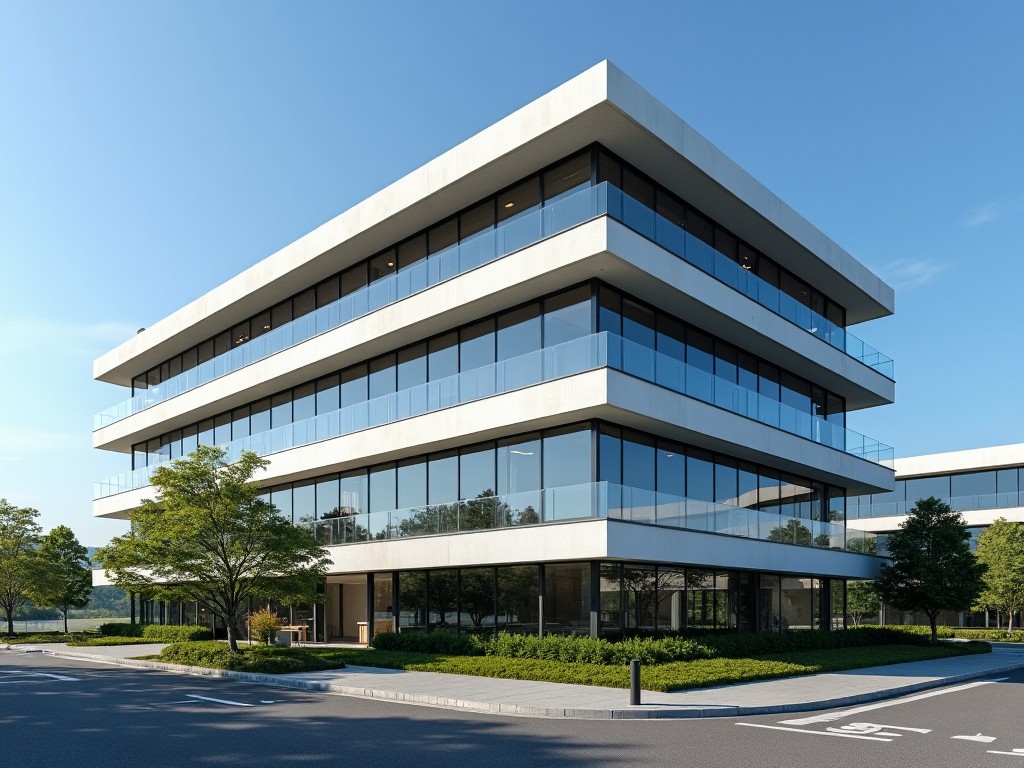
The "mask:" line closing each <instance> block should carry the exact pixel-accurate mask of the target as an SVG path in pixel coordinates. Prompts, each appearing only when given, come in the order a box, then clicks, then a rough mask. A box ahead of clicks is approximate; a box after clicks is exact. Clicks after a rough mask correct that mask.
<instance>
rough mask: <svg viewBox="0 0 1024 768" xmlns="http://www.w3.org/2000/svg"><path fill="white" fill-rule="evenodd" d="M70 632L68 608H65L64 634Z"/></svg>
mask: <svg viewBox="0 0 1024 768" xmlns="http://www.w3.org/2000/svg"><path fill="white" fill-rule="evenodd" d="M67 633H68V609H67V608H65V609H64V634H65V635H66V634H67Z"/></svg>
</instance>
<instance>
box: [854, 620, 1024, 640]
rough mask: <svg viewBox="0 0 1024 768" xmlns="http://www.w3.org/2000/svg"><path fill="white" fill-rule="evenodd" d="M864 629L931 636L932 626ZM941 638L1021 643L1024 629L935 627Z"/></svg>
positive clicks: (893, 626)
mask: <svg viewBox="0 0 1024 768" xmlns="http://www.w3.org/2000/svg"><path fill="white" fill-rule="evenodd" d="M864 629H895V630H898V631H900V632H909V633H911V634H915V635H924V636H926V637H931V634H932V629H931V627H922V626H920V625H917V624H889V625H886V626H885V627H874V626H868V627H864ZM935 630H936V633H937V635H938V636H939V638H940V639H941V638H945V639H949V638H957V639H960V640H991V641H992V642H996V643H1020V642H1024V631H1022V630H1020V629H1019V628H1017V629H1015V630H1014V633H1013V635H1009V634H1007V632H1006V630H1005V629H985V628H984V627H978V628H975V627H945V626H939V627H936V628H935Z"/></svg>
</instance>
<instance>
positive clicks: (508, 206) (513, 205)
mask: <svg viewBox="0 0 1024 768" xmlns="http://www.w3.org/2000/svg"><path fill="white" fill-rule="evenodd" d="M505 207H506V208H515V207H516V204H515V203H513V202H512V201H511V200H509V201H508V202H507V203H505Z"/></svg>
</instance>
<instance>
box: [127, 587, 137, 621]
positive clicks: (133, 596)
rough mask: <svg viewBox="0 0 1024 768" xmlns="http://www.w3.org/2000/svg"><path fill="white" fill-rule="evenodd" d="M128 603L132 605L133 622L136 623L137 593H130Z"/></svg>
mask: <svg viewBox="0 0 1024 768" xmlns="http://www.w3.org/2000/svg"><path fill="white" fill-rule="evenodd" d="M128 604H129V605H130V606H131V614H132V624H134V623H135V593H134V592H129V593H128Z"/></svg>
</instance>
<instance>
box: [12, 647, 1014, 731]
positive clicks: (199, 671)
mask: <svg viewBox="0 0 1024 768" xmlns="http://www.w3.org/2000/svg"><path fill="white" fill-rule="evenodd" d="M0 649H6V650H11V651H14V650H17V651H22V652H24V653H45V654H47V655H49V656H55V657H64V658H71V659H83V660H86V661H98V662H103V663H105V664H115V665H118V666H122V667H136V668H140V669H152V670H156V671H159V672H170V673H172V674H179V675H193V676H196V677H214V678H221V679H228V680H241V681H245V682H250V683H257V684H259V685H268V686H273V687H277V688H290V689H292V690H298V691H309V692H311V693H330V694H334V695H340V696H354V697H358V698H362V699H373V700H376V701H390V702H395V703H400V704H417V705H420V706H429V707H437V708H439V709H452V710H461V711H465V712H478V713H482V714H491V715H506V716H518V717H544V718H552V719H562V720H566V719H569V720H689V719H701V718H709V717H749V716H752V715H775V714H784V713H790V712H810V711H814V710H819V709H833V708H836V707H846V706H850V705H852V704H865V703H868V702H873V701H882V700H885V699H894V698H898V697H900V696H906V695H908V694H911V693H917V692H919V691H926V690H930V689H932V688H942V687H944V686H947V685H955V684H956V683H962V682H966V681H968V680H976V679H978V678H982V677H990V676H992V675H999V674H1003V673H1005V672H1012V671H1014V670H1018V669H1022V668H1024V661H1021V662H1018V663H1015V664H1005V665H1003V666H1000V667H995V668H993V669H986V670H984V671H981V672H966V673H963V674H960V675H952V676H950V677H943V678H936V679H934V680H925V681H922V682H919V683H911V684H909V685H903V686H899V687H897V688H888V689H885V690H881V691H872V692H870V693H860V694H855V695H852V696H838V697H835V698H831V699H816V700H814V701H801V702H797V703H793V704H776V705H768V706H763V707H730V706H715V707H701V706H691V707H686V706H685V705H679V706H677V707H673V706H672V705H668V704H651V705H647V706H644V705H640V706H639V707H623V708H622V709H583V708H573V707H565V708H563V707H532V706H526V705H523V704H488V703H485V702H479V701H469V700H465V699H450V698H447V697H444V696H427V695H424V694H419V693H403V692H400V691H385V690H380V689H377V688H361V687H356V686H350V685H341V684H339V683H327V682H319V681H315V680H299V679H294V678H283V677H281V676H279V675H261V674H257V673H254V672H236V671H233V670H227V669H208V668H206V667H188V666H184V665H181V664H165V663H163V662H159V661H145V660H140V659H123V658H116V657H110V656H100V655H97V654H89V653H75V652H72V651H55V650H50V649H47V648H41V647H38V646H22V645H9V644H8V645H0ZM622 692H623V698H625V697H626V694H627V691H626V689H623V691H622ZM648 707H650V708H648ZM654 707H657V709H655V708H654Z"/></svg>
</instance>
